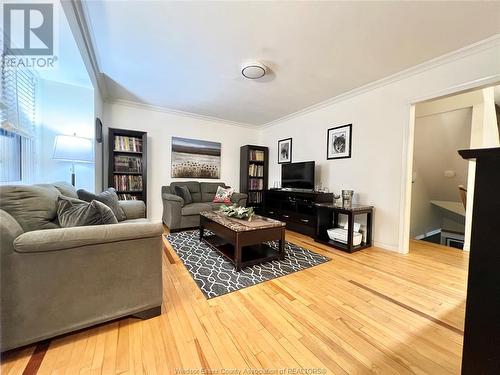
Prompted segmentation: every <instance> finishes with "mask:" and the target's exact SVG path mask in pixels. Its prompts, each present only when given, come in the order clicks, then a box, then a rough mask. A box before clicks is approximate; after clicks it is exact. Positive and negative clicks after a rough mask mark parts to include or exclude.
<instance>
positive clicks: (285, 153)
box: [278, 138, 292, 164]
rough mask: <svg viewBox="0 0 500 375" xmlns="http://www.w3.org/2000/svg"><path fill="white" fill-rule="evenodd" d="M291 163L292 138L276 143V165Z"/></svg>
mask: <svg viewBox="0 0 500 375" xmlns="http://www.w3.org/2000/svg"><path fill="white" fill-rule="evenodd" d="M291 162H292V138H286V139H281V140H279V141H278V164H283V163H291Z"/></svg>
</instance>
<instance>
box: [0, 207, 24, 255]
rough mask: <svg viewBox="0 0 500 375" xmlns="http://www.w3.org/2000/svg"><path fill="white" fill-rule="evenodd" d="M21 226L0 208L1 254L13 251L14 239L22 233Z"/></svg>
mask: <svg viewBox="0 0 500 375" xmlns="http://www.w3.org/2000/svg"><path fill="white" fill-rule="evenodd" d="M23 232H24V231H23V228H21V226H20V225H19V223H18V222H17V221H16V219H14V218H13V217H12V216H11V215H10V214H9V213H8V212H7V211H4V210H0V251H1V253H2V255H3V254H8V253H12V252H13V251H14V240H15V239H16V238H17V237H18V236H19V235H21V234H22V233H23Z"/></svg>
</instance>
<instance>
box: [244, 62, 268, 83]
mask: <svg viewBox="0 0 500 375" xmlns="http://www.w3.org/2000/svg"><path fill="white" fill-rule="evenodd" d="M266 72H267V66H265V65H264V64H262V63H260V62H258V61H249V62H246V63H245V64H243V66H242V67H241V74H243V77H245V78H248V79H259V78H262V77H264V76H265V75H266Z"/></svg>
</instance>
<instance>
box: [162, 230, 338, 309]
mask: <svg viewBox="0 0 500 375" xmlns="http://www.w3.org/2000/svg"><path fill="white" fill-rule="evenodd" d="M207 232H208V231H205V233H206V235H208V234H209V233H207ZM198 235H199V232H198V231H197V230H196V231H184V232H178V233H171V234H169V235H167V236H165V237H166V238H167V240H168V241H169V242H170V244H171V245H172V247H173V249H174V250H175V252H176V253H177V255H179V258H181V260H182V262H183V263H184V265H185V266H186V268H187V270H188V271H189V273H190V274H191V276H192V277H193V279H194V280H195V281H196V284H198V287H199V288H200V289H201V291H202V292H203V294H204V295H205V297H207V298H208V299H210V298H214V297H218V296H222V295H223V294H226V293H230V292H234V291H236V290H240V289H243V288H246V287H249V286H252V285H255V284H259V283H262V282H264V281H267V280H271V279H275V278H277V277H281V276H285V275H288V274H291V273H293V272H297V271H300V270H303V269H306V268H309V267H313V266H316V265H318V264H322V263H325V262H328V261H329V260H330V259H329V258H327V257H324V256H322V255H319V254H316V253H314V252H312V251H309V250H306V249H304V248H302V247H300V246H297V245H295V244H293V243H290V242H286V244H285V253H286V254H285V259H284V260H281V261H279V260H276V261H273V262H267V263H262V264H259V265H255V266H252V267H246V268H244V269H242V270H241V271H240V272H236V270H235V268H234V266H233V264H232V263H230V262H229V261H227V260H226V259H225V258H224V257H223V256H221V255H219V253H217V252H216V251H215V250H214V248H212V246H211V245H209V244H207V243H206V242H205V241H200V240H199V239H198ZM269 245H271V246H273V247H276V248H277V246H278V243H277V242H270V243H269Z"/></svg>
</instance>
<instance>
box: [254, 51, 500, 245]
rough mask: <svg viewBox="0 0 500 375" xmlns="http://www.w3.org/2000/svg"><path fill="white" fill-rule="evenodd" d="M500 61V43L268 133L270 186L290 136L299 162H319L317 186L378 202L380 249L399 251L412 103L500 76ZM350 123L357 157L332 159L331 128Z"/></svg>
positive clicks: (293, 119)
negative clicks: (279, 146) (280, 149)
mask: <svg viewBox="0 0 500 375" xmlns="http://www.w3.org/2000/svg"><path fill="white" fill-rule="evenodd" d="M499 57H500V45H499V44H498V43H495V44H494V45H493V46H492V45H489V46H488V47H485V48H484V49H479V50H476V51H475V52H474V53H469V54H464V56H462V57H461V58H457V57H455V58H453V59H449V61H448V62H446V63H444V62H443V63H441V64H436V66H433V67H430V68H428V69H427V70H425V71H423V72H420V73H416V74H413V75H410V76H408V77H407V78H403V79H401V80H398V81H396V82H390V83H388V84H386V85H384V86H382V87H376V88H374V89H372V90H371V91H368V92H364V93H361V94H359V95H357V96H347V97H346V98H345V99H343V100H341V99H339V100H337V101H332V103H331V104H329V105H325V106H320V107H319V108H317V109H314V110H311V111H306V112H305V113H303V114H298V115H296V116H293V117H290V118H288V119H285V120H283V121H280V122H277V123H275V124H274V125H272V126H270V127H267V128H265V129H263V130H262V131H261V133H260V140H261V143H263V144H264V145H267V146H269V148H270V160H271V164H270V177H269V181H271V182H272V181H274V180H276V179H279V178H280V169H279V166H278V164H277V162H276V161H275V160H277V141H278V140H279V139H281V138H288V137H292V138H293V161H303V160H315V161H316V164H317V165H318V168H317V175H318V178H317V182H320V181H321V182H322V184H323V185H326V186H328V187H329V189H330V191H335V192H339V191H340V190H341V189H353V190H355V192H356V196H355V201H356V202H359V203H363V204H372V205H374V206H375V215H374V216H375V217H374V240H375V244H376V245H378V246H381V247H385V248H387V249H392V250H396V251H401V250H400V249H399V245H400V244H399V239H400V232H401V231H402V230H403V228H402V225H401V223H402V218H403V207H404V202H405V199H406V198H405V197H406V195H405V194H406V193H405V189H404V188H405V185H404V183H405V180H406V174H407V171H406V144H405V142H406V140H407V137H408V128H409V122H410V108H411V103H413V102H415V101H417V99H418V98H424V97H431V96H436V97H437V96H440V95H442V93H443V92H449V90H451V89H452V88H453V87H456V86H458V85H461V84H465V83H469V82H473V81H477V80H481V79H484V78H487V77H491V76H499V75H500V64H499V63H498V61H499ZM367 69H369V63H367ZM499 77H500V76H499ZM349 123H352V124H353V129H352V131H353V145H352V158H350V159H342V160H326V135H327V129H328V128H330V127H334V126H339V125H344V124H349Z"/></svg>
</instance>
